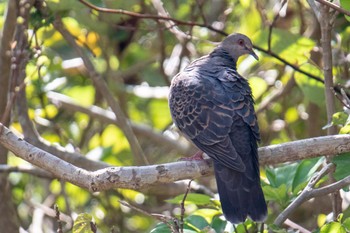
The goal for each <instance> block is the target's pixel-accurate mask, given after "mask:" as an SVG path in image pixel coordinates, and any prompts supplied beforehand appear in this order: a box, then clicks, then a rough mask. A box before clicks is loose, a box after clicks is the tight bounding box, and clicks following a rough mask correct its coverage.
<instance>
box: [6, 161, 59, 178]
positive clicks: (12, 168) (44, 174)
mask: <svg viewBox="0 0 350 233" xmlns="http://www.w3.org/2000/svg"><path fill="white" fill-rule="evenodd" d="M11 172H18V173H24V174H30V175H32V176H36V177H40V178H45V179H54V178H55V177H54V176H53V175H52V174H51V173H49V172H47V171H45V170H42V169H40V168H30V167H24V166H9V165H6V164H0V173H11Z"/></svg>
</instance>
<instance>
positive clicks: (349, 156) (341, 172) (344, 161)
mask: <svg viewBox="0 0 350 233" xmlns="http://www.w3.org/2000/svg"><path fill="white" fill-rule="evenodd" d="M332 162H333V163H335V165H336V166H337V167H336V169H335V172H334V178H335V179H336V180H341V179H343V178H344V177H346V176H349V175H350V169H349V167H350V153H344V154H341V155H338V156H336V157H334V158H333V160H332Z"/></svg>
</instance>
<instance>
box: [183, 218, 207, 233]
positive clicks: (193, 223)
mask: <svg viewBox="0 0 350 233" xmlns="http://www.w3.org/2000/svg"><path fill="white" fill-rule="evenodd" d="M185 224H186V225H188V226H189V227H190V228H192V227H195V228H196V229H199V230H202V229H203V228H205V227H207V226H209V223H208V222H207V221H206V220H205V218H203V217H202V216H198V215H191V216H188V217H187V218H186V219H185Z"/></svg>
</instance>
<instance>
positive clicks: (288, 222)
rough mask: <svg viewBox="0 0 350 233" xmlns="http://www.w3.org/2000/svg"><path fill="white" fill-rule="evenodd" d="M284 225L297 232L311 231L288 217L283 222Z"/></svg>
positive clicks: (307, 232)
mask: <svg viewBox="0 0 350 233" xmlns="http://www.w3.org/2000/svg"><path fill="white" fill-rule="evenodd" d="M284 224H285V225H287V226H289V227H291V228H293V229H295V230H298V232H300V233H311V231H309V230H307V229H305V228H304V227H302V226H300V225H298V224H296V223H295V222H293V221H291V220H290V219H288V218H287V219H286V221H285V222H284Z"/></svg>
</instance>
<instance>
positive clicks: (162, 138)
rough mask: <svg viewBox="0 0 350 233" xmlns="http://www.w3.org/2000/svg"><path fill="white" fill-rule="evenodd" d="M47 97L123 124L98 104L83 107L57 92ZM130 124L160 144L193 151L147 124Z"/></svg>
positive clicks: (58, 103)
mask: <svg viewBox="0 0 350 233" xmlns="http://www.w3.org/2000/svg"><path fill="white" fill-rule="evenodd" d="M47 98H48V99H50V100H51V102H52V103H54V104H55V105H56V106H59V107H63V108H65V109H66V110H70V111H72V112H76V111H78V112H82V113H85V114H87V115H88V116H90V117H93V118H95V119H97V120H99V121H101V122H104V123H107V124H115V125H117V126H118V127H120V126H121V124H122V123H121V122H120V120H119V118H117V117H116V116H115V115H114V114H113V112H111V111H108V110H105V109H102V108H100V107H98V106H90V107H83V106H81V105H79V104H78V103H76V102H75V101H74V99H72V98H70V97H68V96H66V95H63V94H59V93H55V92H48V93H47ZM130 126H131V128H132V129H133V131H134V132H135V134H136V135H138V136H142V137H144V138H147V139H150V140H153V141H154V142H155V143H157V144H159V145H165V146H167V147H169V148H170V149H172V150H175V151H177V152H179V153H180V154H185V155H188V154H189V153H190V151H191V148H190V146H186V145H184V144H183V143H179V142H178V141H177V140H174V139H171V138H170V137H167V136H166V135H163V134H161V133H160V132H157V131H155V130H154V129H152V128H151V127H149V126H148V125H145V124H138V123H135V122H132V121H130Z"/></svg>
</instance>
